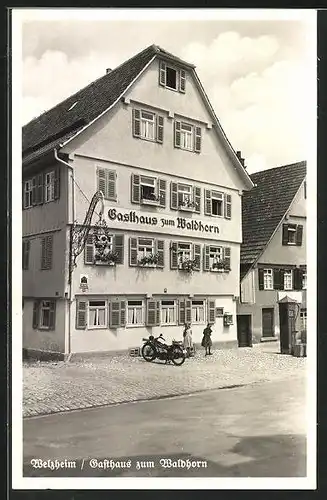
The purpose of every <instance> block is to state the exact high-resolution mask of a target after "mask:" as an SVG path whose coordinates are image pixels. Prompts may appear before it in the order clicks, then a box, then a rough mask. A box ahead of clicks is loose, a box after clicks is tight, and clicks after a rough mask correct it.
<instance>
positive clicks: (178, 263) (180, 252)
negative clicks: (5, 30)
mask: <svg viewBox="0 0 327 500" xmlns="http://www.w3.org/2000/svg"><path fill="white" fill-rule="evenodd" d="M200 261H201V245H198V244H197V243H193V244H192V243H183V242H177V241H172V242H171V245H170V269H181V270H183V271H190V272H191V271H200Z"/></svg>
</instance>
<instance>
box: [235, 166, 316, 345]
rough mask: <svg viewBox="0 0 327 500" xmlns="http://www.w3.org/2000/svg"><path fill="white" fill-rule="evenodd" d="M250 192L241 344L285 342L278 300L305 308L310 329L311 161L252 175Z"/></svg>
mask: <svg viewBox="0 0 327 500" xmlns="http://www.w3.org/2000/svg"><path fill="white" fill-rule="evenodd" d="M251 179H252V181H253V183H254V184H255V187H254V188H253V189H252V190H251V191H249V192H246V193H244V196H243V208H242V225H243V243H242V245H241V286H240V300H239V302H238V305H237V323H238V340H239V345H240V346H245V345H251V344H252V341H253V342H258V341H269V340H272V341H273V340H277V339H278V338H279V333H280V331H279V324H280V322H279V306H278V301H279V300H282V299H283V298H284V297H285V296H286V295H287V296H289V297H290V298H291V299H293V300H296V301H297V302H298V304H300V307H299V309H300V311H299V317H298V320H299V321H298V323H297V325H298V328H300V329H301V330H306V316H307V310H306V288H307V272H306V162H305V161H303V162H300V163H294V164H292V165H285V166H282V167H277V168H272V169H270V170H265V171H261V172H257V173H254V174H252V175H251Z"/></svg>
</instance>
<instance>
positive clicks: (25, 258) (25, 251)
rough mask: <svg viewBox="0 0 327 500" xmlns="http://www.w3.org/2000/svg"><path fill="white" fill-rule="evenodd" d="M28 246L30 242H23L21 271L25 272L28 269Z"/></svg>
mask: <svg viewBox="0 0 327 500" xmlns="http://www.w3.org/2000/svg"><path fill="white" fill-rule="evenodd" d="M30 245H31V242H30V241H29V240H26V241H23V269H24V270H25V271H26V270H27V269H28V267H29V255H30Z"/></svg>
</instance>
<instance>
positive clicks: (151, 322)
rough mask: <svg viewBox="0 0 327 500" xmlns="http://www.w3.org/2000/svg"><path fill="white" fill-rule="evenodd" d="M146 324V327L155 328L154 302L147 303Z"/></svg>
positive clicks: (155, 306)
mask: <svg viewBox="0 0 327 500" xmlns="http://www.w3.org/2000/svg"><path fill="white" fill-rule="evenodd" d="M146 324H147V326H156V324H157V302H156V301H155V300H148V302H147V314H146Z"/></svg>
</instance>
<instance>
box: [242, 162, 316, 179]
mask: <svg viewBox="0 0 327 500" xmlns="http://www.w3.org/2000/svg"><path fill="white" fill-rule="evenodd" d="M306 163H307V161H306V160H301V161H296V162H294V163H288V164H286V165H279V166H278V167H272V168H266V169H265V170H258V172H253V173H252V174H250V177H252V175H256V174H261V173H264V172H271V171H272V170H277V169H280V168H286V167H295V166H304V165H306Z"/></svg>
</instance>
